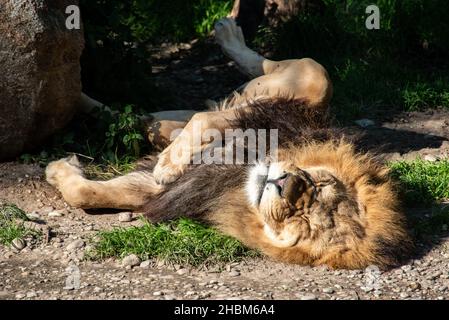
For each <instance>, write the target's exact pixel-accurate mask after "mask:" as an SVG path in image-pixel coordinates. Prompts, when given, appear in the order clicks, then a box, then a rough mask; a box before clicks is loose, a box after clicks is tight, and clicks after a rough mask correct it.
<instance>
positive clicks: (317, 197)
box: [247, 162, 358, 247]
mask: <svg viewBox="0 0 449 320" xmlns="http://www.w3.org/2000/svg"><path fill="white" fill-rule="evenodd" d="M247 192H248V196H249V200H250V202H251V204H252V206H254V207H255V208H256V209H257V212H258V213H259V214H260V217H261V219H262V220H263V222H264V233H265V235H266V236H267V237H268V238H269V239H270V240H271V242H272V243H273V244H274V245H276V246H278V247H290V246H294V245H296V244H297V243H298V241H302V240H310V239H312V238H313V239H317V238H319V237H320V235H322V234H323V233H325V232H326V231H329V230H331V229H332V228H334V217H333V214H334V213H335V212H336V211H337V208H338V206H339V205H341V204H342V203H343V202H344V203H345V207H346V210H347V209H348V208H347V206H348V205H351V203H352V204H353V205H354V208H353V209H354V210H358V208H357V205H356V201H348V199H350V198H351V195H350V194H349V193H348V192H347V191H346V188H345V187H344V185H343V183H342V182H341V181H339V180H338V179H337V178H336V177H335V175H334V174H333V172H332V170H331V169H329V168H325V167H303V168H300V167H299V166H296V165H295V164H293V163H290V162H274V163H271V164H269V165H265V164H258V165H257V166H256V167H255V168H254V169H253V170H252V171H251V173H250V176H249V181H248V184H247Z"/></svg>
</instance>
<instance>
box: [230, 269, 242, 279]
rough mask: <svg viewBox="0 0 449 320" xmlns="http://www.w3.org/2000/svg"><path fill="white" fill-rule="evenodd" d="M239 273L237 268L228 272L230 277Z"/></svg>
mask: <svg viewBox="0 0 449 320" xmlns="http://www.w3.org/2000/svg"><path fill="white" fill-rule="evenodd" d="M239 275H240V272H239V271H237V270H232V271H231V272H229V276H230V277H238V276H239Z"/></svg>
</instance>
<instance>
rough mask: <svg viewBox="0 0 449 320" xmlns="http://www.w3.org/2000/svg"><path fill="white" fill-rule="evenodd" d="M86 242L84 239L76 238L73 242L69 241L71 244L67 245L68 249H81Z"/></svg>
mask: <svg viewBox="0 0 449 320" xmlns="http://www.w3.org/2000/svg"><path fill="white" fill-rule="evenodd" d="M84 245H85V243H84V241H83V240H81V239H80V240H75V241H73V242H71V243H69V245H68V246H67V248H66V249H67V251H75V250H77V249H81V248H82V247H84Z"/></svg>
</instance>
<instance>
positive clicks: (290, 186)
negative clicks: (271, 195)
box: [281, 174, 307, 204]
mask: <svg viewBox="0 0 449 320" xmlns="http://www.w3.org/2000/svg"><path fill="white" fill-rule="evenodd" d="M306 189H307V182H306V181H305V179H303V177H301V176H300V175H293V174H289V175H287V176H286V178H285V179H284V182H283V186H282V189H281V196H282V197H283V198H285V199H287V200H288V202H290V203H292V204H294V203H296V201H297V200H298V198H299V197H301V195H302V194H303V193H304V191H306Z"/></svg>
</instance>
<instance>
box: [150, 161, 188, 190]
mask: <svg viewBox="0 0 449 320" xmlns="http://www.w3.org/2000/svg"><path fill="white" fill-rule="evenodd" d="M184 169H185V165H182V164H173V163H171V162H170V161H169V159H168V157H167V154H165V153H161V154H160V155H159V160H158V162H157V164H156V166H155V167H154V170H153V177H154V179H155V180H156V182H157V183H158V184H168V183H171V182H173V181H175V180H176V179H178V178H179V177H180V176H181V175H182V174H183V172H184Z"/></svg>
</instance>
